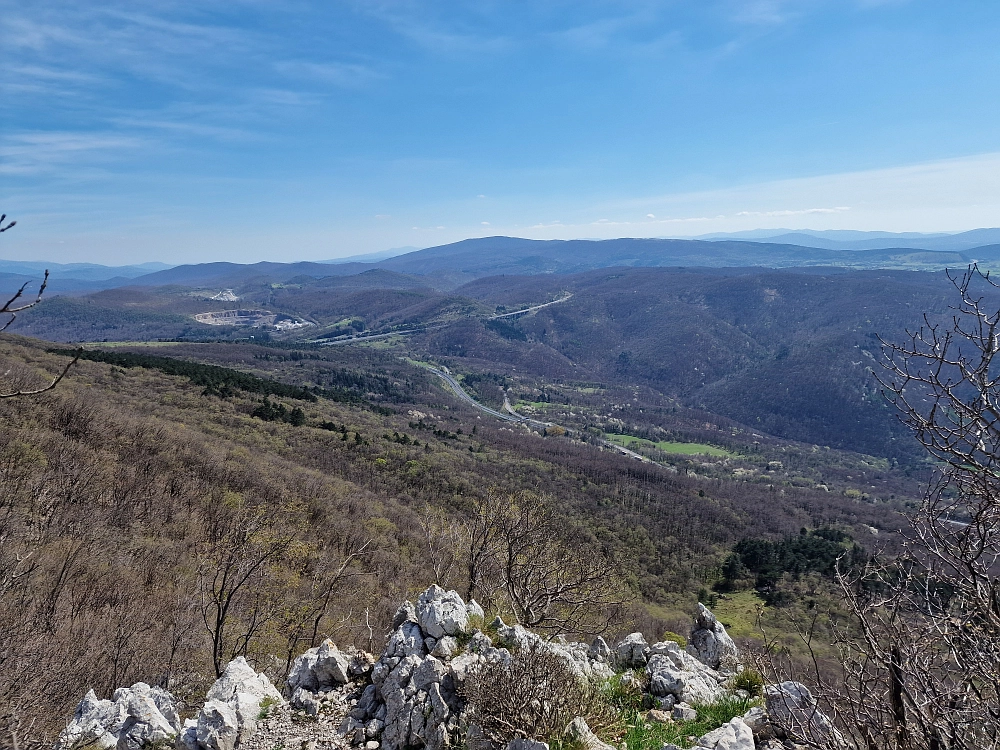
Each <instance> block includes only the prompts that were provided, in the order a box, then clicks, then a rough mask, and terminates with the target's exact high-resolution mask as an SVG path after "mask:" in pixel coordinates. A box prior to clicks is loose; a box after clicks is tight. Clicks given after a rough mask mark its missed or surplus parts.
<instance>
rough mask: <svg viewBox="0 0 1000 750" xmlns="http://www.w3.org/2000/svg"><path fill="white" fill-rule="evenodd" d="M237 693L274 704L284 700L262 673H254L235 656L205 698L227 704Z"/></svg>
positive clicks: (245, 661) (242, 659)
mask: <svg viewBox="0 0 1000 750" xmlns="http://www.w3.org/2000/svg"><path fill="white" fill-rule="evenodd" d="M237 693H248V694H250V695H252V696H253V697H255V698H257V700H258V701H262V700H264V699H265V698H270V699H271V701H273V702H275V703H284V700H285V699H284V698H282V697H281V693H280V692H278V689H277V688H276V687H274V685H272V684H271V681H270V680H269V679H268V678H267V675H265V674H264V673H263V672H260V673H258V672H255V671H254V669H253V667H251V666H250V665H249V664H247V660H246V659H244V658H243V657H242V656H237V657H236V658H235V659H233V660H232V661H231V662H229V663H228V664H227V665H226V668H225V669H224V670H223V672H222V675H221V676H220V677H219V679H217V680H216V681H215V683H214V684H213V685H212V687H210V688H209V689H208V694H207V695H206V696H205V697H206V698H207V699H208V700H215V701H223V702H228V701H231V700H233V699H234V698H235V697H236V695H237Z"/></svg>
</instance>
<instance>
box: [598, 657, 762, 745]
mask: <svg viewBox="0 0 1000 750" xmlns="http://www.w3.org/2000/svg"><path fill="white" fill-rule="evenodd" d="M606 697H607V699H608V702H609V703H610V704H611V705H612V706H613V707H614V708H615V709H617V710H618V712H619V713H620V715H621V719H622V727H623V729H624V732H623V733H622V735H621V736H620V737H614V738H610V739H612V740H614V741H615V742H614V744H615V745H616V746H619V745H620V746H621V747H623V748H625V750H660V748H661V747H663V745H665V744H666V743H668V742H670V743H673V744H675V745H678V746H680V747H691V746H692V745H693V744H694V743H693V741H692V740H694V739H697V738H698V737H701V736H702V735H703V734H705V733H707V732H711V731H712V730H713V729H717V728H718V727H720V726H722V725H723V724H725V723H726V722H728V721H730V720H731V719H733V718H734V717H736V716H742V715H743V714H745V713H746V712H747V711H749V710H750V708H751V707H752V706H755V705H757V701H755V700H754V699H748V698H737V697H735V696H726V697H724V698H722V699H721V700H719V701H718V702H716V703H713V704H710V705H699V706H695V709H696V710H697V711H698V718H696V719H695V720H694V721H677V722H671V723H669V724H660V723H658V722H653V721H648V720H647V719H646V715H645V714H646V712H645V710H644V709H643V706H642V693H641V691H639V690H637V689H636V688H634V687H632V686H630V685H626V684H623V683H622V675H615V676H614V677H612V678H611V680H610V681H609V682H608V687H607V694H606ZM605 739H608V738H605Z"/></svg>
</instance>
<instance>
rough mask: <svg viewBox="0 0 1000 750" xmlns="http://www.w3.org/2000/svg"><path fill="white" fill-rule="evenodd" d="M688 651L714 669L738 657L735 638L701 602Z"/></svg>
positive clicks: (689, 640)
mask: <svg viewBox="0 0 1000 750" xmlns="http://www.w3.org/2000/svg"><path fill="white" fill-rule="evenodd" d="M687 652H688V653H689V654H691V655H692V656H694V657H695V658H696V659H698V661H700V662H701V663H702V664H705V665H706V666H709V667H711V668H712V669H719V668H720V667H721V666H723V664H725V663H726V662H729V661H733V662H734V661H735V659H736V655H737V649H736V644H735V643H734V642H733V639H732V638H731V637H730V635H729V633H727V632H726V628H725V627H724V626H723V624H722V623H721V622H719V621H718V619H716V617H715V615H714V614H712V611H711V610H710V609H709V608H708V607H706V606H705V605H704V604H701V603H700V602H699V604H698V614H697V616H696V618H695V625H694V628H693V629H692V630H691V637H690V638H689V639H688V646H687Z"/></svg>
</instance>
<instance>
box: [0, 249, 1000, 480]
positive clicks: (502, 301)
mask: <svg viewBox="0 0 1000 750" xmlns="http://www.w3.org/2000/svg"><path fill="white" fill-rule="evenodd" d="M423 278H425V277H421V276H415V275H410V274H400V273H395V272H391V271H386V270H381V269H379V270H374V271H367V272H363V273H361V274H356V275H353V276H350V275H349V276H338V277H330V278H326V279H311V278H308V277H299V278H298V280H297V281H296V282H295V283H288V284H272V283H262V282H261V281H259V280H251V281H248V282H247V283H245V284H242V285H237V286H236V287H235V292H236V295H237V296H238V299H237V300H236V301H220V300H217V299H208V298H207V297H208V296H210V295H209V293H208V292H202V291H198V290H196V289H192V288H190V287H178V286H170V287H158V288H152V289H145V288H141V287H130V288H127V289H113V290H107V291H103V292H99V293H96V294H93V295H89V296H87V297H82V298H77V299H74V298H67V297H53V298H51V299H47V300H45V301H44V302H43V303H42V304H41V305H39V306H38V307H37V308H34V309H32V310H29V311H27V312H25V313H24V314H23V315H21V316H20V317H19V318H18V320H17V321H15V324H14V326H13V327H12V329H11V330H12V331H15V332H18V333H22V334H27V335H34V336H38V337H40V338H46V339H49V340H56V341H81V340H82V341H97V342H100V341H122V340H151V339H153V340H155V339H183V340H213V339H215V340H218V339H223V340H240V339H243V340H247V339H248V337H254V338H255V339H260V338H261V337H263V338H264V339H273V340H274V341H276V342H281V343H282V344H283V345H293V344H296V342H298V343H297V344H296V345H300V346H312V347H320V348H322V347H323V346H325V345H328V344H337V345H340V344H343V343H350V342H351V341H352V340H354V339H355V338H356V339H357V340H358V343H364V342H365V341H368V340H369V339H370V343H371V344H372V345H375V344H376V342H379V343H378V345H379V346H389V347H391V348H392V349H393V350H394V351H396V352H397V354H398V355H400V356H404V355H405V356H412V357H415V358H417V359H425V358H430V359H433V360H441V361H445V360H449V359H457V360H459V361H461V362H462V363H463V364H462V365H460V367H461V368H462V369H466V370H468V369H475V370H476V371H479V372H487V373H493V374H496V375H502V376H503V377H507V378H514V379H515V380H524V381H525V382H526V385H527V386H529V387H535V386H536V385H538V384H539V383H536V382H534V381H536V380H537V381H539V382H542V381H545V382H551V381H553V380H573V381H595V382H601V383H605V384H608V385H612V386H644V387H647V388H651V389H654V390H655V391H657V392H658V393H660V394H662V395H663V396H666V397H668V398H673V399H678V400H679V402H680V403H683V404H684V405H686V406H689V407H699V408H702V409H704V410H706V411H708V412H710V413H713V414H716V415H720V416H723V417H726V418H729V419H732V420H735V421H736V422H739V423H742V424H744V425H747V426H748V427H751V428H753V429H757V430H759V431H761V432H763V433H766V434H770V435H775V436H778V437H782V438H788V439H793V440H800V441H804V442H809V443H813V444H816V445H821V446H823V445H828V446H832V447H837V448H844V449H849V450H856V451H861V452H865V453H869V454H872V455H877V456H883V457H887V458H896V459H902V458H906V460H908V461H914V460H919V459H920V458H921V454H920V453H919V451H918V449H917V448H916V446H915V444H914V443H913V442H912V441H910V440H909V439H908V436H907V435H906V433H905V431H903V430H902V428H901V427H900V425H899V424H898V423H897V421H896V419H895V417H894V414H893V412H892V410H891V409H889V408H888V406H887V405H886V403H885V401H884V400H883V399H882V397H881V396H880V394H879V388H878V384H877V383H876V381H875V379H874V377H873V372H875V371H877V370H878V369H879V364H878V363H879V358H880V356H881V352H880V350H881V345H880V342H879V336H881V337H883V338H885V339H891V340H895V339H898V338H899V337H902V336H905V331H906V330H907V329H914V328H918V327H919V326H921V325H923V324H924V317H923V316H924V314H925V313H926V314H927V315H929V317H930V320H932V321H934V320H943V319H946V318H947V317H948V315H949V314H950V313H949V305H950V304H951V303H952V301H953V299H954V288H953V286H952V285H951V283H950V282H949V280H948V278H947V276H946V275H945V274H944V273H941V272H937V273H928V272H908V271H849V270H845V269H830V268H814V269H786V270H781V271H779V270H773V269H758V268H742V269H705V268H702V269H688V268H635V267H624V268H616V269H600V270H595V271H588V272H585V273H579V274H537V275H530V276H509V275H508V276H493V277H485V278H481V279H477V280H475V281H472V282H470V283H468V284H465V285H463V286H461V287H458V288H456V289H454V290H453V291H451V292H440V291H436V290H434V289H432V288H430V287H428V286H426V285H422V284H421V283H420V280H421V279H423ZM209 291H211V290H209ZM983 291H984V293H985V294H991V293H992V294H994V295H995V293H996V290H990V289H984V290H983ZM212 294H214V292H212ZM556 300H559V301H558V302H557V303H556V304H550V305H548V306H545V307H541V308H538V309H532V310H531V311H530V313H528V314H525V315H523V316H518V315H515V316H513V317H504V318H494V316H496V315H498V314H506V313H509V312H511V311H517V310H519V309H524V308H528V307H532V306H535V305H538V304H544V303H548V302H555V301H556ZM244 306H245V307H254V308H261V309H263V310H264V311H265V312H266V311H273V315H284V316H286V317H291V318H294V319H301V320H304V321H307V323H308V325H306V326H304V327H302V328H299V329H296V330H291V331H279V330H271V331H267V330H261V329H259V328H257V329H253V328H247V327H240V326H235V325H228V326H226V325H208V324H205V323H203V322H200V321H199V320H198V319H196V318H195V315H196V314H198V313H203V312H207V311H224V310H227V309H239V308H241V307H244ZM397 333H398V335H397ZM352 337H353V338H352ZM308 342H311V343H308ZM496 406H502V403H497V404H496Z"/></svg>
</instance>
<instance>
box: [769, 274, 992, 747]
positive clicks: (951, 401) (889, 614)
mask: <svg viewBox="0 0 1000 750" xmlns="http://www.w3.org/2000/svg"><path fill="white" fill-rule="evenodd" d="M949 278H951V280H952V282H953V283H954V285H955V288H956V289H957V291H958V293H959V302H958V304H957V305H956V306H955V307H954V308H953V314H952V316H951V319H950V320H948V321H946V322H936V321H933V320H931V319H930V317H927V316H925V325H924V326H922V327H921V328H920V329H918V330H916V331H909V332H907V333H908V335H907V337H906V339H904V343H893V342H889V341H883V352H884V372H882V373H881V374H880V375H878V376H877V377H878V379H879V382H880V383H881V385H882V387H883V391H884V393H885V395H886V397H887V398H888V399H889V401H890V402H891V403H892V404H894V405H895V406H896V407H897V409H898V410H899V413H900V416H901V419H902V420H903V422H904V423H905V424H907V425H908V426H909V427H910V428H911V429H912V430H913V432H914V434H915V435H916V437H917V439H918V440H919V441H920V442H921V443H922V444H923V445H924V447H925V448H926V449H927V450H928V452H929V453H930V455H931V457H932V458H933V460H934V463H935V465H936V467H937V468H936V476H935V478H934V479H933V480H932V481H931V483H930V485H929V487H928V489H927V491H926V494H925V497H924V499H923V502H922V505H921V507H920V509H919V511H918V512H917V513H916V514H914V516H913V517H912V518H911V520H910V528H909V530H908V531H907V532H906V533H905V541H904V545H903V551H902V553H901V554H899V555H896V556H892V557H889V556H880V555H877V556H875V557H873V559H872V560H871V562H870V563H869V564H868V565H867V566H866V567H865V568H863V569H861V570H856V571H854V572H852V573H851V574H847V573H842V574H841V575H840V583H841V588H842V589H843V593H844V596H845V601H846V603H847V606H848V610H849V611H850V612H851V613H852V615H853V618H852V619H853V623H852V626H851V627H849V628H844V629H843V630H842V631H841V633H840V637H839V642H838V645H839V647H840V651H841V659H842V664H843V673H842V675H840V679H839V680H836V681H831V680H827V679H824V677H823V675H822V674H821V672H820V670H816V671H815V674H814V675H813V679H812V684H813V686H814V688H815V689H816V690H817V692H818V694H819V697H820V698H821V700H822V705H823V706H824V710H825V711H827V712H828V713H829V714H830V715H831V717H832V718H833V719H834V720H835V721H836V723H837V725H838V727H839V728H840V729H841V731H842V732H843V737H837V736H836V735H832V734H830V733H828V732H827V733H824V732H822V731H815V729H816V727H814V726H812V725H811V724H810V723H809V722H808V721H807V722H804V725H803V726H800V727H797V728H793V730H794V729H797V730H798V731H797V734H799V735H800V736H801V737H803V738H804V739H805V740H806V741H808V744H809V746H811V747H823V748H833V747H845V746H851V747H856V748H864V749H865V750H973V749H975V750H984V749H985V750H989V749H990V748H993V749H996V748H998V747H1000V465H998V462H1000V370H998V367H1000V362H997V364H995V361H997V356H998V354H1000V311H998V306H1000V302H998V299H1000V297H998V295H997V292H996V290H997V288H998V287H997V284H995V283H994V282H993V280H991V279H990V278H989V274H987V273H982V272H980V270H979V269H978V268H977V267H976V266H971V267H970V268H969V269H968V270H967V271H966V272H965V273H964V274H961V275H955V276H952V275H949ZM772 665H773V662H772ZM778 671H779V672H780V670H778Z"/></svg>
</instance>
